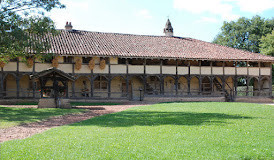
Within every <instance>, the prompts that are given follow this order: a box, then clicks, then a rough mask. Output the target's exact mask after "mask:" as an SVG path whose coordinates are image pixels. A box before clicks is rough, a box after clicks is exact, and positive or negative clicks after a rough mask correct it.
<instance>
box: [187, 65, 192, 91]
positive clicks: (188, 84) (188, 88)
mask: <svg viewBox="0 0 274 160" xmlns="http://www.w3.org/2000/svg"><path fill="white" fill-rule="evenodd" d="M187 66H188V78H187V94H188V95H190V80H191V79H190V61H188V64H187Z"/></svg>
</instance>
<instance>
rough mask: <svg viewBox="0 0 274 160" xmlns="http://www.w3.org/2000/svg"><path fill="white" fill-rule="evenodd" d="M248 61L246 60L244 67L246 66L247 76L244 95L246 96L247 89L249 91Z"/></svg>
mask: <svg viewBox="0 0 274 160" xmlns="http://www.w3.org/2000/svg"><path fill="white" fill-rule="evenodd" d="M248 65H249V64H248V61H246V68H247V77H246V81H247V84H246V88H247V89H246V96H248V91H249V67H248Z"/></svg>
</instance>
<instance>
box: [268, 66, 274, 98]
mask: <svg viewBox="0 0 274 160" xmlns="http://www.w3.org/2000/svg"><path fill="white" fill-rule="evenodd" d="M272 69H273V65H272V63H270V74H269V75H270V77H269V79H270V81H269V97H272Z"/></svg>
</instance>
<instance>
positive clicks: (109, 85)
mask: <svg viewBox="0 0 274 160" xmlns="http://www.w3.org/2000/svg"><path fill="white" fill-rule="evenodd" d="M110 69H111V68H110V58H108V98H110V96H111V76H110V75H111V72H110Z"/></svg>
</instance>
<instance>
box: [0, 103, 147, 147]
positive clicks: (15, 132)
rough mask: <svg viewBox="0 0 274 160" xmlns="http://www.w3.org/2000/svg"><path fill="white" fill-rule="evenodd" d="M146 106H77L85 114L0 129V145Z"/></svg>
mask: <svg viewBox="0 0 274 160" xmlns="http://www.w3.org/2000/svg"><path fill="white" fill-rule="evenodd" d="M144 105H148V104H140V103H139V104H138V103H128V104H122V105H111V106H77V108H83V109H87V112H85V113H78V114H69V115H64V116H56V117H52V118H50V119H47V120H44V121H40V122H34V123H28V124H23V125H19V126H14V127H10V128H5V129H0V143H1V142H4V141H9V140H14V139H24V138H27V137H30V136H32V135H34V134H37V133H42V132H44V131H46V130H48V129H50V128H54V127H58V126H62V125H66V124H71V123H75V122H80V121H83V120H87V119H90V118H92V117H96V116H101V115H104V114H109V113H114V112H120V111H123V110H125V109H128V108H131V107H136V106H144ZM3 106H5V107H21V108H22V107H23V108H37V106H35V105H33V106H23V105H22V106H18V105H17V106H12V105H3Z"/></svg>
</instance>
